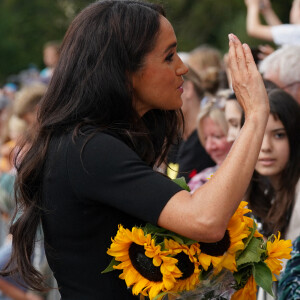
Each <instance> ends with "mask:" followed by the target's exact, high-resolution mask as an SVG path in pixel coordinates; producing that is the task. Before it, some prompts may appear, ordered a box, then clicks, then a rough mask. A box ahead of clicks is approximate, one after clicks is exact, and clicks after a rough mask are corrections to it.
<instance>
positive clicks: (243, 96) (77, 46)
mask: <svg viewBox="0 0 300 300" xmlns="http://www.w3.org/2000/svg"><path fill="white" fill-rule="evenodd" d="M229 39H230V42H229V44H230V51H229V53H230V54H229V56H230V65H231V71H232V77H233V87H234V89H235V92H236V95H237V98H238V99H239V101H240V103H241V105H242V107H243V109H244V111H245V113H246V120H245V124H244V127H243V129H242V131H241V134H240V136H239V138H238V140H237V141H236V143H235V144H234V145H233V147H232V150H231V152H230V154H229V155H228V158H227V159H226V160H225V161H224V162H223V164H222V166H221V167H220V169H219V170H218V172H216V174H215V176H214V177H213V179H212V180H211V181H210V182H208V183H207V184H206V185H205V186H203V187H202V188H201V189H199V190H197V191H196V192H195V193H194V194H193V195H191V194H190V193H188V192H187V191H184V190H182V189H181V188H180V187H179V186H178V185H177V184H175V183H173V182H172V181H171V180H170V179H169V178H167V177H165V176H163V175H162V174H159V173H158V172H155V171H154V170H153V169H152V167H153V166H154V164H155V165H159V163H160V162H161V161H163V160H164V158H165V156H166V153H167V151H168V148H169V146H170V145H171V144H172V143H173V142H174V140H175V139H176V138H177V136H178V133H180V128H182V127H181V126H182V118H181V112H180V107H181V105H182V100H181V94H182V92H183V88H182V84H183V80H182V75H184V74H185V73H186V72H187V67H186V66H185V65H184V64H183V63H182V61H181V60H180V58H179V56H178V55H177V52H176V49H177V40H176V36H175V34H174V31H173V28H172V25H171V24H170V23H169V21H168V20H167V19H166V18H165V13H164V10H163V9H162V7H161V6H158V5H155V4H150V3H144V2H140V1H134V0H133V1H114V0H112V1H99V2H96V3H94V4H91V5H90V6H88V7H87V8H86V9H84V10H83V11H82V12H81V13H80V14H79V15H78V16H77V17H76V18H75V19H74V21H73V22H72V23H71V25H70V27H69V29H68V31H67V33H66V35H65V38H64V40H63V42H62V47H61V52H60V58H59V62H58V64H57V66H56V68H55V71H54V74H53V77H52V79H51V82H50V86H49V88H48V90H47V93H46V95H45V97H44V99H43V100H42V103H41V106H40V109H39V117H38V125H37V132H36V136H35V138H34V140H33V142H32V143H31V145H30V147H29V148H28V147H26V148H25V149H26V150H22V148H21V150H20V152H19V155H18V157H17V158H16V163H17V169H18V176H17V185H16V198H17V203H18V207H19V217H18V218H17V219H16V220H15V222H14V224H13V225H12V227H11V233H12V235H13V254H12V259H11V262H10V264H9V266H8V268H7V269H6V274H11V273H16V272H18V273H20V275H21V276H22V277H23V278H24V280H25V282H26V283H27V284H28V286H29V287H31V288H32V289H37V290H39V289H42V285H41V282H42V278H41V275H40V274H39V273H38V272H37V271H36V270H35V269H34V268H33V266H32V262H31V255H32V251H33V248H34V244H35V236H36V231H37V228H38V226H39V224H42V228H43V232H44V239H45V241H44V243H45V250H46V255H47V259H48V262H49V265H50V267H51V269H52V270H53V273H54V276H55V277H56V279H57V282H58V287H59V288H60V293H61V296H62V299H63V300H77V299H78V300H82V299H85V300H94V299H134V298H135V297H134V296H132V294H131V292H130V291H128V290H127V289H126V285H125V284H124V283H123V282H122V281H121V280H119V278H118V276H116V275H115V274H112V273H113V272H112V273H108V274H101V271H102V270H104V269H105V268H106V266H107V265H108V263H109V260H110V258H109V256H108V255H107V254H106V251H107V249H108V247H109V245H110V241H111V237H112V236H114V235H115V233H116V231H117V228H118V224H122V225H123V226H125V227H127V228H131V227H133V226H140V225H144V224H145V223H146V222H150V223H152V224H157V225H159V226H162V227H164V228H166V229H169V230H171V231H174V232H176V233H178V234H181V235H184V236H187V237H189V238H192V239H194V240H198V241H204V242H216V241H218V240H221V239H222V238H223V236H224V234H225V230H226V226H227V224H228V221H229V219H230V218H231V216H232V214H233V213H234V211H235V210H236V208H237V206H238V205H239V203H240V201H241V199H242V197H243V195H244V193H245V191H246V188H247V186H248V184H249V181H250V179H251V175H252V173H253V169H254V166H255V162H256V160H257V156H258V153H259V149H260V145H261V141H262V138H263V133H264V129H265V126H266V123H267V117H268V114H269V105H268V100H267V95H266V91H265V88H264V86H263V83H262V79H261V76H260V74H259V72H258V71H257V68H256V66H255V63H254V61H253V58H252V56H251V52H250V49H249V47H248V46H247V45H244V46H242V44H241V43H240V41H239V40H238V38H237V37H235V36H234V35H233V34H230V35H229ZM241 163H243V168H242V169H241V168H240V165H241Z"/></svg>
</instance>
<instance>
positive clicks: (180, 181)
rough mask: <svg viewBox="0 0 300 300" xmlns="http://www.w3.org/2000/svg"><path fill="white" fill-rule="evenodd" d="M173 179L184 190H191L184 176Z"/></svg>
mask: <svg viewBox="0 0 300 300" xmlns="http://www.w3.org/2000/svg"><path fill="white" fill-rule="evenodd" d="M173 181H174V182H175V183H176V184H178V185H179V186H180V187H181V188H183V189H184V190H186V191H188V192H190V191H191V190H190V188H189V186H188V185H187V184H186V181H185V178H184V177H180V178H175V179H173Z"/></svg>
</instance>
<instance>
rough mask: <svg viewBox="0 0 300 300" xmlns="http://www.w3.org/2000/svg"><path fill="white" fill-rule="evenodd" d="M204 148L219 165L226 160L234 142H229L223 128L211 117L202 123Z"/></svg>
mask: <svg viewBox="0 0 300 300" xmlns="http://www.w3.org/2000/svg"><path fill="white" fill-rule="evenodd" d="M201 126H202V131H203V137H204V148H205V150H206V152H207V153H208V154H209V156H210V157H211V158H212V159H213V161H214V162H215V163H216V164H217V165H221V164H222V162H223V161H224V160H225V158H226V156H227V154H228V152H229V150H230V148H231V145H232V142H228V141H227V136H226V134H225V133H224V131H223V130H222V128H221V126H220V125H219V124H217V123H216V122H215V121H214V120H213V119H211V118H210V117H205V118H204V119H203V120H202V122H201Z"/></svg>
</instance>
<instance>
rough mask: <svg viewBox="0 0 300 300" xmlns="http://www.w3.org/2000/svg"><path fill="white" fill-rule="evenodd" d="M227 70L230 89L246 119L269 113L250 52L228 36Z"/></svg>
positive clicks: (246, 47)
mask: <svg viewBox="0 0 300 300" xmlns="http://www.w3.org/2000/svg"><path fill="white" fill-rule="evenodd" d="M229 70H230V74H231V78H232V87H233V89H234V92H235V94H236V97H237V99H238V101H239V103H240V105H241V106H242V108H243V110H244V113H245V117H246V119H247V118H248V117H250V116H252V115H256V116H257V115H260V114H263V115H264V116H266V114H268V113H269V110H270V108H269V101H268V96H267V92H266V89H265V86H264V83H263V80H262V77H261V75H260V73H259V71H258V70H257V67H256V65H255V62H254V59H253V56H252V54H251V50H250V48H249V46H248V45H247V44H243V45H242V44H241V42H240V40H239V39H238V38H237V37H236V36H235V35H234V34H229Z"/></svg>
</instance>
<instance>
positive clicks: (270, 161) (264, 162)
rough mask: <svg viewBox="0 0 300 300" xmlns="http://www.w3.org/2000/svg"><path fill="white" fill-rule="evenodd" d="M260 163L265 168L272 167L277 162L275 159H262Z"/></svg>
mask: <svg viewBox="0 0 300 300" xmlns="http://www.w3.org/2000/svg"><path fill="white" fill-rule="evenodd" d="M258 161H259V163H260V164H262V165H263V166H271V165H272V164H273V163H274V162H275V159H273V158H260V159H259V160H258Z"/></svg>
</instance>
